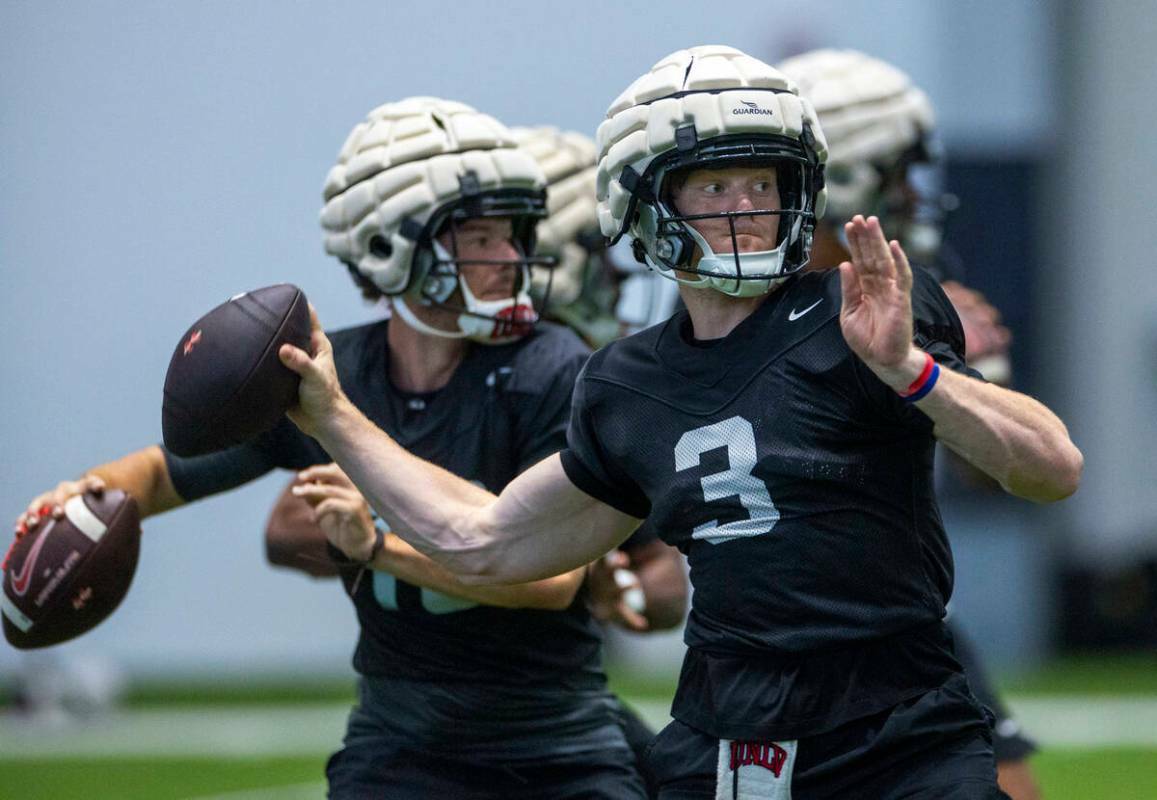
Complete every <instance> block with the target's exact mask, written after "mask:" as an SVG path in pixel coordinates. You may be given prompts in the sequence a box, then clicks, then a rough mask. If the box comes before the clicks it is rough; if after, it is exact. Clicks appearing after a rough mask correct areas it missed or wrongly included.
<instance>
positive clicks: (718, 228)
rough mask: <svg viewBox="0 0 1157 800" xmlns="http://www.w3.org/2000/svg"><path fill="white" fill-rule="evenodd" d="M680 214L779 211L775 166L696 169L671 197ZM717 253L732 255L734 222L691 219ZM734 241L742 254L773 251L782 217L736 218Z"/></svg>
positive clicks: (695, 227)
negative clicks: (732, 227) (732, 224)
mask: <svg viewBox="0 0 1157 800" xmlns="http://www.w3.org/2000/svg"><path fill="white" fill-rule="evenodd" d="M671 200H672V202H673V203H674V205H675V208H676V209H678V213H679V214H681V215H684V216H693V215H695V214H721V213H727V212H732V211H779V210H780V207H781V206H780V200H779V186H778V184H777V183H776V172H775V168H774V167H770V166H769V167H727V168H725V169H697V170H694V171H692V172H690V173H688V174H687V177H686V180H685V181H684V182H683V185H682V186H680V187H679V188H678V189H677V190H676V191H675V192H674V193H673V194H672V197H671ZM687 224H688V225H690V226H691V227H693V228H694V229H695V230H696V231H698V233H699V235H701V236H702V237H703V238H704V239H705V240H706V241H707V244H709V245H710V246H711V249H712V250H713V251H715V252H716V253H732V252H735V247H734V246H733V244H732V241H731V223H730V221H729V220H728V219H727V218H725V217H724V218H715V219H699V220H690V221H688V222H687ZM734 224H735V242H736V244H738V245H739V252H740V253H753V252H758V251H761V250H774V249H775V246H776V238H777V231H778V229H779V216H778V215H775V214H765V215H762V216H750V217H742V216H741V217H735V218H734Z"/></svg>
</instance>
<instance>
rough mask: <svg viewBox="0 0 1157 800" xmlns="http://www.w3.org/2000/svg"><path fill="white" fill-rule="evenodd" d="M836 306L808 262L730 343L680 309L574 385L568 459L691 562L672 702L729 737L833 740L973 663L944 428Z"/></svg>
mask: <svg viewBox="0 0 1157 800" xmlns="http://www.w3.org/2000/svg"><path fill="white" fill-rule="evenodd" d="M840 303H841V299H840V279H839V273H838V271H836V270H830V271H827V272H815V273H804V274H802V275H798V276H796V277H794V278H792V279H789V280H788V281H787V282H786V283H784V284H783V285H782V286H781V287H780V288H779V289H778V290H777V291H775V292H774V293H773V294H772V295H771V296H769V297H768V299H767V300H766V301H765V302H764V303H763V304H762V305H761V306H760V307H759V308H758V309H757V310H756V311H755V312H754V313H753V314H752V315H751V316H749V317H748V318H747V319H745V320H744V321H743V322H742V323H740V325H739V326H738V327H736V328H735V330H733V331H732V332H731V333H730V334H729V335H728V336H726V337H725V338H722V339H717V340H710V341H704V342H700V341H696V340H695V339H694V338H693V336H692V329H691V322H690V319H689V317H688V315H687V313H686V312H685V311H683V312H680V313H678V314H676V315H675V316H674V317H673V318H671V319H670V320H669V321H668V322H666V323H664V324H661V325H658V326H656V327H653V328H650V329H648V330H646V331H643V332H642V333H639V334H637V335H635V336H632V337H629V338H627V339H624V340H621V341H619V342H615V343H612V344H611V345H609V346H607V347H606V348H604V349H602V350H600V351H599V352H597V353H596V354H595V355H594V356H592V358H591V360H590V361H589V362H588V363H587V366H586V367H585V369H584V371H583V373H582V374H581V376H580V378H579V381H578V383H577V385H576V389H575V398H574V404H573V408H572V416H571V424H570V429H569V432H568V444H569V446H568V449H567V450H565V451H563V454H562V457H563V465H564V467H565V469H566V471H567V474H568V476H569V477H570V479H571V480H572V481H573V482H574V483H575V484H576V485H577V486H578V487H579V488H581V489H583V490H584V491H586V492H587V493H589V494H591V495H592V496H594V497H596V498H598V499H600V500H602V501H603V502H606V503H608V504H610V505H612V506H614V507H616V508H618V509H620V510H621V511H624V512H626V513H629V514H631V515H633V516H636V517H645V518H646V522H645V523H644V524H645V526H647V527H649V528H653V529H654V530H655V532H657V533H658V535H659V536H660V537H662V538H663V540H664V541H666V542H667V543H669V544H672V545H674V546H676V547H678V548H679V549H680V550H681V551H683V552H684V553H685V554H686V555H687V557H688V561H689V564H690V568H691V582H692V586H693V587H694V593H693V596H692V609H691V614H690V617H689V620H688V624H687V629H686V633H685V640H686V643H687V645H688V654H687V657H686V659H685V661H684V666H683V672H682V675H681V678H680V686H679V691H678V693H677V695H676V698H675V703H674V707H673V710H672V713H673V714H674V716H675V717H676V718H677V719H680V720H681V721H683V722H685V723H687V724H689V725H692V726H694V727H696V728H699V729H700V730H704V731H706V732H708V733H710V734H712V735H715V736H718V737H720V738H752V737H758V738H771V739H781V738H798V737H802V736H808V735H814V734H818V733H822V732H823V731H825V730H830V729H831V728H833V727H835V726H837V725H839V724H841V723H842V722H844V721H847V720H850V719H855V718H859V717H862V716H865V715H868V714H872V713H875V712H876V711H880V710H882V709H884V708H887V707H890V706H892V705H895V704H896V703H898V702H901V701H902V700H904V699H906V698H908V697H912V696H915V695H916V694H920V693H922V692H924V691H927V690H929V689H931V688H934V687H937V686H940V685H941V684H942V683H943V681H944V680H945V679H946V678H947V677H948V676H949V675H951V674H953V673H954V672H956V671H957V670H958V665H957V664H956V662H955V659H954V658H953V656H952V651H951V645H950V641H949V639H948V638H947V634H946V633H945V632H944V631H943V628H942V623H941V619H942V617H943V616H944V612H945V604H946V603H947V601H948V597H949V595H950V594H951V589H952V557H951V553H950V551H949V547H948V541H947V539H946V537H945V534H944V529H943V526H942V525H941V521H940V515H939V512H938V510H937V507H936V502H935V498H934V496H933V486H932V457H933V449H934V439H933V436H932V425H931V422H930V420H929V419H928V418H927V417H926V416H925V415H924V414H922V413H921V412H920V411H918V410H917V409H915V408H914V407H911V406H907V405H905V403H904V402H903V401H902V400H901V399H900V398H899V397H898V396H897V395H896V393H895V392H893V391H892V390H890V389H889V388H888V387H887V386H886V385H884V384H883V383H882V382H881V381H880V380H879V379H877V378H876V377H875V376H874V375H873V373H872V372H871V371H870V370H869V369H868V368H867V366H866V365H865V364H864V363H863V362H862V361H861V360H860V359H859V358H858V357H857V356H856V355H855V354H854V353H852V351H851V350H850V349H849V347H848V345H847V343H846V342H845V341H844V337H843V334H842V331H841V329H840V324H839V310H840ZM912 303H913V312H914V318H915V331H914V340H915V343H916V345H917V346H918V347H920V348H922V349H924V350H925V351H927V352H928V353H930V354H931V355H932V356H933V357H934V358H935V359H936V360H937V361H938V362H939V363H940V364H941V365H942V367H945V368H950V369H953V370H957V371H960V372H966V373H967V372H969V370H968V369H967V367H966V366H965V364H964V335H963V331H962V329H961V325H960V321H959V319H958V318H957V316H956V313H955V311H954V310H953V309H952V306H951V304H950V303H949V301H948V299H947V298H946V297H945V296H944V293H943V292H942V291H941V289H940V287H939V286H938V285H937V284H936V282H935V281H934V280H933V278H932V277H931V276H930V275H929V274H928V273H926V272H924V271H923V270H917V273H916V276H915V285H914V288H913V293H912ZM971 374H974V375H975V373H971Z"/></svg>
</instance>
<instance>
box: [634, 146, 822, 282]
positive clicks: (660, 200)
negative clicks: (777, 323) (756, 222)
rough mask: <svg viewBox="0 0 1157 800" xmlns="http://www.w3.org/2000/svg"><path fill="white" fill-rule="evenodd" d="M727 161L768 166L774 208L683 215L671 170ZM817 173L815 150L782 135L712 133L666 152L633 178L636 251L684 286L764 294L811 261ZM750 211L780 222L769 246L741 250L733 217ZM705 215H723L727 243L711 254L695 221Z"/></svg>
mask: <svg viewBox="0 0 1157 800" xmlns="http://www.w3.org/2000/svg"><path fill="white" fill-rule="evenodd" d="M730 167H750V168H768V167H771V168H773V169H774V170H775V174H776V183H777V187H778V193H779V208H754V209H748V210H742V211H738V210H736V211H723V212H714V213H705V214H685V213H681V211H680V209H678V208H677V207H676V205H675V203H674V201H673V197H672V195H673V192H672V183H673V179H676V176H679V175H680V174H683V175H686V174H687V173H690V172H693V171H695V170H702V169H724V168H730ZM821 175H822V172H821V171H820V169H819V168H818V166H817V164H816V162H815V157H814V155H811V156H810V157H809V155H808V153H807V152H806V151H805V149H804V148H803V147H801V146H800V144H799V142H798V141H796V140H794V139H791V138H788V137H782V136H767V135H763V136H730V137H717V138H715V139H711V140H709V141H708V142H706V143H704V144H703V145H698V144H695V145H693V146H684V147H681V148H680V149H677V150H674V151H671V152H670V153H667V154H666V155H664V156H661V157H659V158H656V159H655V160H654V161H653V162H652V163H651V165H650V167H649V168H648V169H647V171H646V173H645V174H644V175H643V176H642V177H641V179H640V180H638V181H636V182H635V185H636V186H637V187H640V188H641V191H638V190H637V191H636V192H634V195H635V197H634V200H635V202H636V203H637V205H636V209H637V213H638V219H637V222H636V223H635V225H634V226H633V231H634V232H635V233H636V240H635V242H636V244H635V247H636V255H637V256H642V257H643V258H645V260H646V261H647V262H649V263H650V264H651V265H652V266H654V267H655V268H656V269H658V270H659V271H660V272H661V273H662V274H664V275H665V276H666V277H669V278H673V279H674V280H676V281H678V282H680V283H683V284H686V285H689V286H694V287H697V288H712V289H715V290H717V291H720V292H722V293H724V294H728V295H732V296H735V297H753V296H758V295H761V294H766V293H767V292H768V291H770V290H771V288H772V287H773V286H775V285H776V284H777V283H779V282H780V281H782V280H783V279H785V278H786V277H788V276H789V275H792V274H794V273H795V272H798V271H800V270H802V269H803V268H804V267H805V266H806V265H807V263H808V257H809V254H810V251H811V240H812V233H813V231H814V230H815V222H816V214H815V198H816V193H817V192H818V191H819V189H820V188H822V177H821ZM753 217H775V218H776V220H777V221H778V222H777V225H776V237H775V242H776V245H775V247H774V248H773V249H770V250H761V251H748V252H742V251H741V249H740V246H739V242H738V236H739V235H741V234H739V233H738V232H737V230H736V221H737V220H739V219H745V218H753ZM707 219H723V220H726V221H727V225H728V228H729V230H730V241H731V246H730V247H729V248H727V249H726V250H722V251H720V252H716V251H715V250H714V248H712V247H711V245H710V244H709V243H708V242H707V240H706V239H705V238H704V236H703V235H702V234H701V233H700V232H699V231H698V230H697V229H696V226H695V224H694V223H695V222H697V221H700V220H707ZM696 255H698V256H699V258H698V260H696V258H695V257H696ZM680 273H681V274H680ZM688 275H691V276H696V277H687V276H688Z"/></svg>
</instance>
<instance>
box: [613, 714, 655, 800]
mask: <svg viewBox="0 0 1157 800" xmlns="http://www.w3.org/2000/svg"><path fill="white" fill-rule="evenodd" d="M619 710H620V713H621V714H622V718H623V734H624V735H625V736H626V737H627V744H628V745H630V747H631V754H632V755H634V757H635V767H636V768H637V769H638V770H639V775H640V776H642V778H643V783H644V785H645V786H646V787H647V797H648V798H650V799H651V800H654V799H655V798H657V797H658V796H659V784H658V783H657V782H656V781H655V776H654V775H652V774H651V771H650V769H648V767H647V751H648V750H649V749H650V747H651V742H652V741H654V739H655V731H653V730H651V726H650V725H648V724H647V723H646V722H644V721H643V718H642V717H640V716H639V715H638V714H636V713H635V711H634V709H632V708H631V707H630V706H628V705H627V704H626V703H623V702H622V701H620V702H619Z"/></svg>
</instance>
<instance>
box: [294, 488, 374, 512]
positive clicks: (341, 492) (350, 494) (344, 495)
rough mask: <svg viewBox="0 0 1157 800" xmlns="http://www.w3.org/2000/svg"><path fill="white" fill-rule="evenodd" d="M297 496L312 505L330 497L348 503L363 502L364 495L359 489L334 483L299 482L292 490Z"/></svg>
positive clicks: (316, 504)
mask: <svg viewBox="0 0 1157 800" xmlns="http://www.w3.org/2000/svg"><path fill="white" fill-rule="evenodd" d="M290 491H291V492H292V493H293V495H294V496H295V497H300V498H301V499H302V500H305V501H306V502H307V503H309V504H310V505H311V506H314V507H316V506H318V505H319V504H320V503H322V502H324V501H325V500H329V499H330V498H335V499H340V500H342V501H343V502H346V503H351V504H355V503H361V502H363V501H362V496H361V495H360V494H358V492H357V490H355V489H349V488H346V487H345V486H337V485H334V484H332V483H299V484H297V485H296V486H294V487H293V488H292V489H291V490H290Z"/></svg>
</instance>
